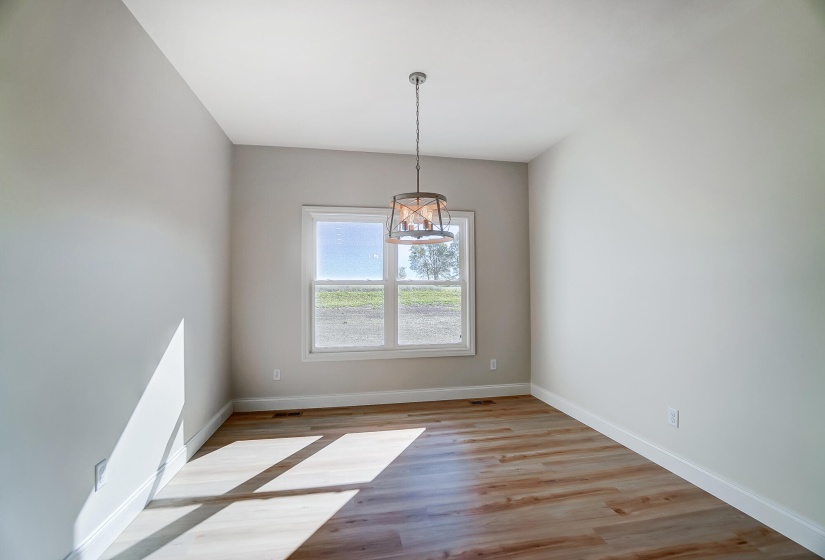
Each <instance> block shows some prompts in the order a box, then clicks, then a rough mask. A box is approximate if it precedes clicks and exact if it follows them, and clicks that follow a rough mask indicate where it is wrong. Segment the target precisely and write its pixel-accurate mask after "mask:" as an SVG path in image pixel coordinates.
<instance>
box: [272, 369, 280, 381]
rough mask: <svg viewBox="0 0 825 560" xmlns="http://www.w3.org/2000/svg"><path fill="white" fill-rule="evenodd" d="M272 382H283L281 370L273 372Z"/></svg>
mask: <svg viewBox="0 0 825 560" xmlns="http://www.w3.org/2000/svg"><path fill="white" fill-rule="evenodd" d="M272 380H273V381H280V380H281V370H279V369H276V370H275V371H273V372H272Z"/></svg>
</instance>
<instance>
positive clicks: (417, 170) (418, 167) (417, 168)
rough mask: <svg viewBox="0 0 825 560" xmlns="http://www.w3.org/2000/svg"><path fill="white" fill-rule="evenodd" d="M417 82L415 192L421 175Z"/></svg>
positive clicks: (416, 83) (416, 86)
mask: <svg viewBox="0 0 825 560" xmlns="http://www.w3.org/2000/svg"><path fill="white" fill-rule="evenodd" d="M418 81H419V79H418V78H416V79H415V192H419V190H420V189H419V179H420V174H421V163H420V159H419V155H418V142H419V132H418Z"/></svg>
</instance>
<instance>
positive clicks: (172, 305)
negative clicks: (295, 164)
mask: <svg viewBox="0 0 825 560" xmlns="http://www.w3.org/2000/svg"><path fill="white" fill-rule="evenodd" d="M230 158H231V144H230V143H229V141H228V139H227V138H226V136H225V135H224V134H223V132H222V131H221V130H220V129H219V127H218V126H217V124H216V123H215V122H214V120H213V119H212V117H211V116H210V115H209V114H208V113H207V112H206V110H205V109H204V108H203V106H202V105H201V104H200V103H199V101H198V100H197V98H196V97H195V96H194V94H193V93H192V92H191V90H190V89H189V88H188V87H187V85H186V84H185V83H184V82H183V80H182V79H181V78H180V77H179V76H178V74H177V73H176V72H175V70H174V69H173V68H172V67H171V65H170V64H169V63H168V62H167V60H166V59H165V58H164V57H163V55H162V54H161V53H160V51H159V50H158V48H157V47H156V46H155V44H154V43H153V42H152V40H151V39H150V38H149V37H148V36H147V35H146V33H145V32H144V31H143V29H142V28H141V27H140V25H139V24H138V23H137V21H136V20H135V19H134V17H132V15H131V14H130V13H129V11H128V9H127V8H126V7H125V6H124V5H123V4H122V3H120V2H114V1H110V0H84V1H80V0H74V1H66V2H51V1H45V0H44V1H33V0H27V1H25V2H23V1H18V2H8V1H7V2H3V3H2V4H0V285H1V286H2V288H0V485H1V486H0V557H2V558H9V559H12V558H14V559H16V560H21V559H22V560H25V559H29V558H31V559H38V560H39V559H51V558H62V557H64V556H65V555H66V554H68V553H69V552H70V551H71V550H72V548H73V547H74V546H76V545H77V544H79V543H80V542H81V541H82V540H83V539H84V538H86V537H87V536H88V535H89V534H90V533H91V532H92V531H93V530H94V529H95V528H96V527H97V526H98V525H99V524H100V523H101V522H103V521H104V519H106V518H107V517H108V516H109V515H110V514H111V513H112V512H113V511H114V510H115V508H117V507H118V506H119V505H120V504H121V503H122V502H123V501H124V500H125V499H126V498H127V497H128V496H129V495H130V494H132V492H134V491H135V490H136V489H137V488H138V486H139V485H140V484H142V483H143V482H144V481H145V480H147V478H148V477H149V476H150V475H151V474H152V473H153V472H154V471H155V469H157V468H158V466H159V465H160V464H161V463H163V461H164V460H165V458H167V457H168V456H169V455H171V454H173V453H174V452H175V451H177V450H178V449H179V448H180V446H181V445H182V443H183V441H184V440H185V439H188V438H189V437H190V436H191V435H192V434H193V433H195V432H196V431H197V430H198V429H199V428H200V427H202V426H203V425H204V424H205V423H206V422H207V420H208V419H209V418H211V417H212V415H214V414H215V413H216V412H217V411H218V409H219V408H220V407H221V406H222V405H224V404H225V403H226V402H227V400H228V399H229V397H230V394H229V389H230V387H229V379H228V333H227V327H228V299H229V292H228V232H229V229H228V228H229V225H228V220H229V173H230ZM182 321H185V326H184V327H183V328H181V323H182ZM176 332H177V333H178V336H177V337H175V333H176ZM104 457H109V458H110V469H109V471H110V472H109V481H108V485H107V486H105V487H103V488H102V489H101V491H100V492H97V493H94V492H93V469H94V465H95V463H97V462H98V461H99V460H100V459H103V458H104Z"/></svg>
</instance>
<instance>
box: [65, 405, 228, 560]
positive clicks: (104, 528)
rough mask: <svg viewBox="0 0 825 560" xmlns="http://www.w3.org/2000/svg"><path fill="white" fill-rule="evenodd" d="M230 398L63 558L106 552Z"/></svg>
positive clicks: (80, 559) (212, 426)
mask: <svg viewBox="0 0 825 560" xmlns="http://www.w3.org/2000/svg"><path fill="white" fill-rule="evenodd" d="M232 411H233V406H232V401H229V402H228V403H226V404H225V405H224V406H223V407H222V408H221V409H220V410H219V411H218V412H217V413H216V414H215V415H214V416H213V417H212V418H210V419H209V421H208V422H207V423H206V425H205V426H203V427H202V428H201V429H200V430H198V432H197V433H196V434H195V435H194V436H192V437H191V438H189V440H188V441H187V442H186V443H185V444H184V445H183V446H181V447H180V448H178V450H177V451H175V452H174V453H172V454H171V455H170V456H169V458H168V459H167V460H166V462H165V463H164V464H163V465H161V466H160V468H158V470H157V471H155V473H153V474H152V475H151V476H150V477H149V478H147V479H146V480H145V481H144V482H143V484H141V485H140V486H139V487H138V489H137V490H135V491H134V493H133V494H132V495H131V496H129V497H128V498H127V499H126V500H125V501H124V502H123V503H122V504H121V505H120V507H118V508H117V509H116V510H115V511H114V512H113V513H112V514H111V515H110V516H109V517H107V518H106V520H105V521H103V523H101V524H100V525H99V526H98V527H97V529H95V530H94V531H93V532H92V533H91V534H90V535H89V536H88V537H86V538H85V539H83V541H82V542H81V543H80V545H79V546H78V547H77V548H75V549H74V550H73V551H72V552H71V553H69V555H68V556H67V557H66V560H96V559H97V558H100V556H101V555H102V554H103V553H104V552H105V551H106V549H107V548H109V546H110V545H111V544H112V543H113V542H114V541H115V539H116V538H117V536H118V535H120V534H121V533H122V532H123V531H124V530H125V529H126V527H128V526H129V524H130V523H131V522H132V521H134V519H135V517H137V516H138V514H139V513H140V512H141V511H143V508H144V507H146V504H148V503H149V502H150V501H151V500H152V498H154V497H155V494H157V493H158V492H160V491H161V489H163V487H164V486H166V483H168V482H169V481H170V480H171V479H172V477H173V476H175V475H176V474H177V472H178V471H179V470H180V469H181V468H183V465H185V464H186V461H188V460H189V459H190V458H191V457H192V456H193V455H194V454H195V453H196V452H197V451H198V449H200V448H201V446H202V445H203V444H204V443H206V440H208V439H209V438H210V437H211V436H212V434H214V433H215V431H216V430H217V429H218V428H219V427H220V426H221V424H223V423H224V422H225V421H226V419H227V418H229V416H230V415H231V414H232Z"/></svg>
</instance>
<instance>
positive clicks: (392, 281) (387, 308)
mask: <svg viewBox="0 0 825 560" xmlns="http://www.w3.org/2000/svg"><path fill="white" fill-rule="evenodd" d="M397 270H398V250H397V247H396V245H393V244H391V243H384V346H385V347H386V348H397V347H398V336H397V334H396V332H397V326H398V282H396V276H397V274H396V271H397Z"/></svg>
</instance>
